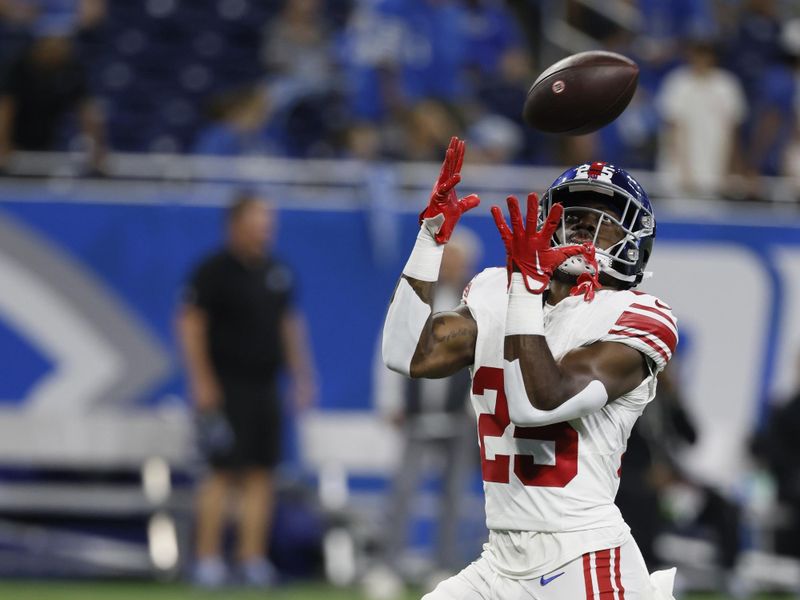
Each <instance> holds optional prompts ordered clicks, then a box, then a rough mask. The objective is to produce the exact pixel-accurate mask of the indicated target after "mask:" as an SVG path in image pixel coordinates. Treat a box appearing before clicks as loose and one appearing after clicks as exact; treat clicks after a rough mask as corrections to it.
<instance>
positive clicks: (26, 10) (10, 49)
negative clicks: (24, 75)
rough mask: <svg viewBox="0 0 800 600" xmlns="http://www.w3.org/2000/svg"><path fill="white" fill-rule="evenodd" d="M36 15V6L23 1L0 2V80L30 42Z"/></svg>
mask: <svg viewBox="0 0 800 600" xmlns="http://www.w3.org/2000/svg"><path fill="white" fill-rule="evenodd" d="M37 14H38V9H37V7H36V5H34V4H31V3H30V2H27V1H25V0H0V79H3V78H5V72H6V69H7V68H8V67H9V65H10V64H11V63H12V62H13V61H14V60H15V59H16V57H17V55H18V54H19V53H20V52H22V51H23V50H24V49H25V46H26V44H27V43H28V42H29V41H30V26H31V24H32V23H33V22H34V20H35V19H36V16H37Z"/></svg>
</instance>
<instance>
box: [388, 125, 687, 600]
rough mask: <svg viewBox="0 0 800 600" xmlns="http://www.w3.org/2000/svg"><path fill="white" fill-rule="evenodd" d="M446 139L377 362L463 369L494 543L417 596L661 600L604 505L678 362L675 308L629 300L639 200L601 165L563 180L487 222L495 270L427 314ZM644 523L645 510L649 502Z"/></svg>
mask: <svg viewBox="0 0 800 600" xmlns="http://www.w3.org/2000/svg"><path fill="white" fill-rule="evenodd" d="M464 150H465V145H464V142H463V141H460V140H458V139H457V138H453V139H452V140H451V142H450V146H449V148H448V149H447V153H446V157H445V160H444V164H443V165H442V169H441V173H440V175H439V179H438V181H437V182H436V184H435V185H434V188H433V193H432V195H431V199H430V202H429V204H428V206H427V208H426V209H425V210H424V211H423V212H422V214H421V215H420V225H421V226H420V231H419V234H418V236H417V241H416V244H415V245H414V249H413V250H412V252H411V256H410V257H409V259H408V262H407V263H406V266H405V268H404V269H403V274H402V277H401V278H400V280H399V282H398V284H397V287H396V289H395V292H394V295H393V297H392V300H391V304H390V306H389V310H388V313H387V316H386V321H385V324H384V329H383V358H384V362H385V363H386V364H387V366H389V367H390V368H392V369H394V370H395V371H398V372H401V373H404V374H405V375H408V376H411V377H432V378H436V377H445V376H447V375H451V374H453V373H455V372H456V371H458V370H459V369H463V368H465V367H468V368H469V369H470V372H471V375H472V388H471V398H472V404H473V407H474V409H475V413H476V415H477V419H478V428H477V429H478V442H479V446H480V454H481V468H482V475H483V481H484V492H485V496H486V524H487V527H488V529H489V540H488V543H487V544H485V545H484V550H483V553H482V554H481V556H480V558H478V559H477V560H476V561H475V562H473V563H472V564H471V565H469V566H468V567H466V568H465V569H464V570H462V571H461V572H460V573H459V574H457V575H455V576H454V577H451V578H450V579H447V580H445V581H443V582H441V583H440V584H439V585H438V586H437V587H436V589H435V590H434V591H433V592H431V593H430V594H428V595H426V596H425V597H424V599H423V600H479V599H486V600H489V599H490V598H492V599H494V598H503V599H504V600H511V599H516V598H520V599H522V598H527V599H530V598H535V599H537V600H551V599H552V600H555V599H559V600H561V599H569V600H575V599H579V598H586V599H587V600H626V599H627V600H634V599H636V600H639V599H651V598H653V599H659V600H660V599H668V598H671V597H672V594H671V590H672V578H673V577H674V572H675V570H674V569H671V570H669V571H661V572H658V573H654V574H653V575H652V576H651V575H649V574H648V573H647V569H646V567H645V564H644V561H643V560H642V557H641V554H640V552H639V549H638V547H637V546H636V542H635V541H634V540H633V538H632V537H631V534H630V529H629V527H628V526H627V525H626V524H625V522H624V520H623V519H622V516H621V514H620V511H619V510H618V509H617V507H616V505H615V504H614V496H615V494H616V491H617V488H618V486H619V477H620V470H621V464H620V463H621V460H622V455H623V453H624V452H625V444H626V441H627V438H628V434H629V433H630V430H631V427H632V426H633V424H634V422H635V421H636V419H637V418H638V417H639V415H640V414H641V413H642V411H643V410H644V408H645V406H646V405H647V403H648V402H650V401H651V400H652V399H653V397H654V395H655V390H656V375H657V374H658V372H659V371H661V370H662V369H663V368H664V366H665V365H666V364H667V362H668V361H669V359H670V358H671V356H672V353H673V352H674V351H675V346H676V344H677V341H678V332H677V327H676V321H675V317H674V316H673V315H672V311H671V310H670V307H669V306H667V305H666V304H664V303H663V302H661V301H660V300H659V299H657V298H655V297H653V296H650V295H648V294H645V293H642V292H639V291H636V290H635V287H636V286H637V285H638V284H639V283H640V281H641V280H642V278H643V276H644V275H645V267H646V265H647V261H648V259H649V257H650V253H651V250H652V245H653V240H654V238H655V234H656V223H655V220H654V217H653V211H652V207H651V205H650V201H649V200H648V198H647V194H646V193H645V192H644V190H643V189H642V187H641V186H640V185H639V184H638V183H637V182H636V180H635V179H633V177H631V176H630V175H629V174H628V173H626V172H625V171H624V170H622V169H620V168H618V167H615V166H613V165H610V164H606V163H592V164H584V165H579V166H577V167H574V168H572V169H569V170H567V171H566V172H564V174H563V175H561V176H560V177H559V178H558V179H557V180H556V181H555V182H554V183H553V185H552V186H551V187H550V188H549V189H548V190H547V192H546V193H545V196H544V201H543V203H542V207H541V214H539V213H540V210H539V202H538V198H537V196H536V195H535V194H530V195H529V196H528V206H527V217H526V218H525V219H524V220H523V216H522V213H521V211H520V208H519V204H518V201H517V199H516V198H514V197H513V196H511V197H509V198H508V210H509V213H510V219H511V227H509V226H508V225H507V224H506V222H505V219H504V217H503V214H502V211H501V209H500V207H497V206H495V207H492V215H493V216H494V219H495V223H496V225H497V227H498V230H499V231H500V235H501V238H502V241H503V243H504V245H505V249H506V256H507V264H506V267H505V268H490V269H486V270H485V271H483V272H482V273H480V274H478V275H477V276H476V277H475V278H474V279H473V280H472V282H471V283H470V284H469V285H468V286H467V288H466V290H465V291H464V294H463V297H462V301H461V304H460V305H459V306H458V307H457V308H455V309H454V310H452V311H451V312H440V313H436V314H432V310H431V298H432V297H433V290H434V287H435V285H436V281H437V278H438V272H439V264H440V260H441V256H442V250H443V247H444V245H445V244H446V243H447V240H448V238H449V237H450V234H451V233H452V231H453V228H454V227H455V226H456V223H457V222H458V219H459V218H460V217H461V215H462V214H463V213H464V212H466V211H468V210H471V209H472V208H474V207H475V206H477V205H478V204H479V202H480V200H479V198H478V197H477V196H475V195H470V196H467V197H465V198H462V199H459V198H458V197H457V195H456V192H455V186H456V184H458V182H459V181H460V179H461V175H460V171H461V166H462V163H463V159H464ZM654 510H655V507H654Z"/></svg>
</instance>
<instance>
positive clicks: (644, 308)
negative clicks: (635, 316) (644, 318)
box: [631, 304, 678, 331]
mask: <svg viewBox="0 0 800 600" xmlns="http://www.w3.org/2000/svg"><path fill="white" fill-rule="evenodd" d="M631 308H638V309H639V310H648V311H650V312H651V313H654V314H656V315H659V316H660V317H662V318H663V319H666V320H667V321H668V322H669V323H672V326H673V327H674V328H675V331H677V330H678V326H677V325H676V324H675V319H673V318H672V316H671V315H668V314H667V313H665V312H664V311H663V310H658V309H657V308H653V307H652V306H645V305H644V304H631Z"/></svg>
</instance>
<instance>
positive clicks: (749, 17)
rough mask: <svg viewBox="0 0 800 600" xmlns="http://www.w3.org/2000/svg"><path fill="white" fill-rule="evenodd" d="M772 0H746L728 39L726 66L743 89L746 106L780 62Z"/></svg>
mask: <svg viewBox="0 0 800 600" xmlns="http://www.w3.org/2000/svg"><path fill="white" fill-rule="evenodd" d="M778 9H779V6H778V2H777V1H776V0H746V1H745V2H744V6H743V7H742V9H741V10H740V11H739V15H738V18H737V27H736V30H735V31H734V32H732V35H731V36H730V37H729V38H728V46H727V53H726V54H727V61H726V63H727V65H728V66H729V67H730V69H731V70H732V71H733V72H735V73H736V75H737V76H738V77H739V79H740V80H741V82H742V84H743V85H744V92H745V95H746V97H747V100H748V102H750V103H752V102H754V101H755V99H756V95H757V94H758V92H759V85H760V83H761V81H762V77H763V75H764V72H765V71H766V70H768V69H769V68H770V67H771V66H772V65H773V64H775V63H777V62H780V60H781V54H782V52H781V45H780V33H781V15H780V13H779V10H778Z"/></svg>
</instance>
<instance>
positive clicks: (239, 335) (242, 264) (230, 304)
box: [178, 193, 314, 587]
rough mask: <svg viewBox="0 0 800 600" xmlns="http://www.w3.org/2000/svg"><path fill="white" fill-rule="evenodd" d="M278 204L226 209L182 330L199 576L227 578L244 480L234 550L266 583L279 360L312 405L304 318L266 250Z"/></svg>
mask: <svg viewBox="0 0 800 600" xmlns="http://www.w3.org/2000/svg"><path fill="white" fill-rule="evenodd" d="M273 230H274V214H273V211H272V209H271V208H270V207H269V206H268V205H267V204H266V203H265V202H263V201H262V200H260V199H259V198H258V197H256V196H253V195H251V194H248V193H245V194H242V195H240V196H239V197H237V198H236V199H235V200H234V202H233V203H232V204H231V206H230V208H229V209H228V220H227V244H226V245H225V247H224V248H223V249H221V250H219V251H218V252H216V253H214V254H212V255H211V256H209V257H208V258H206V259H205V260H204V261H202V262H201V263H200V264H199V266H198V267H197V268H196V269H195V271H194V273H193V274H192V276H191V279H190V282H189V286H188V289H187V292H186V295H185V298H184V304H183V306H182V308H181V313H180V316H179V321H178V331H179V336H180V340H181V344H182V348H183V352H184V357H185V360H186V366H187V371H188V378H189V387H190V393H191V395H192V398H193V400H194V402H195V405H196V408H197V411H198V417H199V423H200V424H201V426H200V428H199V437H200V442H201V446H203V449H204V452H205V454H206V457H207V459H208V462H209V465H210V467H211V468H210V471H209V473H208V474H207V475H206V477H205V478H204V480H203V481H202V482H201V483H200V488H199V492H198V503H197V524H196V525H197V531H196V558H197V563H196V565H195V581H196V582H197V583H198V584H199V585H203V586H207V587H214V586H218V585H221V584H223V583H225V581H226V579H227V568H226V567H225V563H224V561H223V560H222V557H221V550H220V542H221V537H222V532H223V527H224V515H225V506H226V500H227V496H228V492H229V490H230V488H231V487H233V485H234V484H239V489H240V492H241V498H240V500H241V502H240V514H239V522H238V526H239V529H238V557H237V558H238V560H239V563H240V568H241V574H242V576H243V578H244V579H245V581H246V582H248V583H251V584H257V585H269V584H270V583H272V582H273V581H274V578H275V573H274V569H273V568H272V566H271V564H270V563H269V562H268V561H267V559H266V552H265V546H266V544H265V540H266V539H267V538H268V534H269V529H270V521H271V516H272V507H273V503H274V489H275V487H274V475H273V471H274V468H275V466H276V465H277V464H278V462H279V460H280V447H281V435H280V434H281V411H280V400H279V397H278V393H277V389H276V384H277V382H276V379H277V374H278V372H279V370H280V369H281V367H282V366H283V364H284V363H285V364H286V366H287V367H288V369H289V371H290V374H291V375H292V379H293V384H294V391H295V403H296V404H297V406H298V408H303V407H305V406H307V405H308V404H309V403H310V402H311V400H312V397H313V394H314V371H313V368H312V364H311V359H310V352H309V350H308V345H307V341H306V338H307V336H306V333H305V326H304V323H303V320H302V318H301V317H300V315H299V314H298V313H297V312H296V311H295V310H294V309H293V308H292V302H291V294H292V287H293V282H292V273H291V272H290V271H289V269H288V268H287V267H286V266H285V265H283V264H281V263H280V262H279V261H277V260H276V259H275V258H274V257H272V256H271V255H270V254H269V252H268V246H269V243H270V242H271V240H272V237H273Z"/></svg>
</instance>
